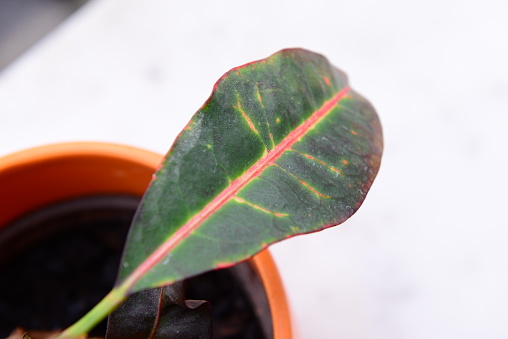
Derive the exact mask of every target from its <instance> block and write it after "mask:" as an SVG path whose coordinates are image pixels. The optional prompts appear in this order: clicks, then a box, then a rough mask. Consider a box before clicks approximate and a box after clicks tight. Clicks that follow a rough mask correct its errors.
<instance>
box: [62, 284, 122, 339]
mask: <svg viewBox="0 0 508 339" xmlns="http://www.w3.org/2000/svg"><path fill="white" fill-rule="evenodd" d="M127 290H128V289H127V288H126V287H125V286H124V285H121V286H119V287H117V288H114V289H112V290H111V291H110V292H109V293H108V294H107V295H106V296H105V297H104V298H103V299H102V300H101V301H100V302H99V303H98V304H97V305H95V307H94V308H92V309H91V310H90V311H89V312H88V313H87V314H85V315H84V316H83V317H82V318H81V319H79V320H78V321H77V322H76V323H74V324H73V325H72V326H71V327H69V328H67V329H66V330H65V331H63V332H62V333H60V335H58V336H57V337H56V338H55V339H71V338H80V337H81V336H83V335H84V334H87V333H88V332H89V331H90V330H91V329H92V328H94V327H95V326H96V325H97V324H98V323H99V322H101V321H102V320H103V319H104V318H106V317H107V316H108V314H109V313H111V312H112V311H113V310H114V309H115V308H117V307H118V306H119V305H120V304H121V303H122V302H123V301H124V300H125V298H126V297H127Z"/></svg>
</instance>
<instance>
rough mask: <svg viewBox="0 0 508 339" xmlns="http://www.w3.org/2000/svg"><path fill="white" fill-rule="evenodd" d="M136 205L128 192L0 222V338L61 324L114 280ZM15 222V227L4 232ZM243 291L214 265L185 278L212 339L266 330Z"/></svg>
mask: <svg viewBox="0 0 508 339" xmlns="http://www.w3.org/2000/svg"><path fill="white" fill-rule="evenodd" d="M137 203H138V200H137V199H136V198H132V197H117V196H115V197H96V198H83V199H80V200H78V201H73V202H70V203H63V204H59V205H57V206H52V207H50V208H47V209H45V210H44V211H39V212H36V213H35V214H33V215H31V216H30V217H27V218H25V219H23V220H20V221H18V222H16V223H13V224H12V225H9V226H8V227H7V228H4V230H9V232H5V231H2V234H0V260H1V261H0V338H3V337H7V336H8V335H9V333H10V332H11V331H12V330H13V329H14V328H15V327H22V328H24V329H32V330H59V329H63V328H66V327H67V326H69V325H71V324H72V323H74V322H75V321H76V320H77V319H79V318H80V317H81V316H82V315H83V314H85V313H86V312H87V311H88V310H90V309H91V308H92V307H93V306H94V305H95V304H96V303H97V302H98V301H99V300H101V299H102V297H104V296H105V295H106V294H107V292H109V291H110V290H111V288H112V286H113V284H114V282H115V279H116V272H117V268H118V264H119V261H120V256H121V252H122V248H123V244H124V240H125V237H126V234H127V231H128V227H129V225H130V221H131V218H132V216H133V213H134V211H135V207H136V206H137ZM14 226H16V228H20V229H22V231H21V232H19V233H13V232H10V231H12V230H13V229H14ZM6 233H7V234H6ZM242 265H247V264H242ZM249 279H251V278H249ZM250 295H251V294H249V293H246V291H245V290H244V288H243V287H242V285H241V284H240V283H239V281H238V279H236V278H235V271H234V270H221V271H213V272H210V273H207V274H204V275H201V276H198V277H196V278H193V279H190V280H188V283H187V295H186V298H187V299H202V300H208V301H210V302H211V305H212V311H213V315H214V338H224V339H225V338H228V339H234V338H244V339H250V338H252V339H254V338H255V339H260V338H269V337H271V336H272V335H271V334H270V333H266V334H265V333H264V332H270V331H271V326H266V324H264V326H263V325H262V324H261V322H260V321H259V320H258V318H257V317H256V315H255V309H256V310H257V309H258V308H259V307H253V305H252V302H251V300H252V298H249V296H250ZM263 297H264V298H265V299H266V296H263ZM265 303H266V301H265ZM265 306H266V305H265ZM261 308H263V307H261ZM265 309H266V307H265ZM267 328H270V329H269V330H267ZM105 329H106V322H103V323H101V324H100V325H99V326H98V327H97V328H96V329H95V330H94V331H93V332H92V333H90V334H91V335H93V336H104V334H105Z"/></svg>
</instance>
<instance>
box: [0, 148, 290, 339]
mask: <svg viewBox="0 0 508 339" xmlns="http://www.w3.org/2000/svg"><path fill="white" fill-rule="evenodd" d="M80 159H81V160H83V159H84V160H83V161H92V162H93V161H95V162H96V163H95V164H96V165H97V164H98V165H99V166H103V165H106V164H107V163H108V162H111V163H110V164H109V165H108V166H110V167H111V166H112V169H111V168H110V170H112V172H111V173H112V174H111V175H113V176H114V175H117V174H118V175H125V173H123V174H122V173H120V174H119V173H115V172H114V170H115V168H114V166H118V165H119V164H124V165H126V164H127V165H126V166H127V167H128V168H129V170H131V172H129V174H132V173H134V175H137V176H143V177H144V179H143V180H141V184H140V183H134V186H133V187H130V188H128V189H127V190H126V191H125V192H130V193H133V194H137V195H139V196H141V195H142V194H143V192H144V187H146V185H147V179H146V176H147V175H150V177H151V173H153V172H154V171H155V170H156V169H157V168H158V166H159V164H160V161H161V160H162V156H161V155H160V154H157V153H154V152H151V151H147V150H143V149H140V148H136V147H132V146H126V145H120V144H113V143H103V142H70V143H58V144H50V145H45V146H39V147H34V148H30V149H27V150H23V151H19V152H15V153H12V154H10V155H7V156H4V157H1V158H0V204H4V203H11V204H12V197H13V195H15V194H16V192H17V191H18V187H19V182H21V183H23V182H24V181H23V180H26V179H27V178H29V176H31V177H33V175H34V170H36V171H38V172H36V173H37V174H40V173H42V174H43V175H54V176H55V177H58V179H59V178H60V177H62V178H64V177H65V176H64V175H63V174H62V173H59V171H60V169H62V170H64V169H65V166H71V167H72V166H74V167H73V168H74V169H76V168H78V169H79V168H81V167H79V166H80V165H82V164H83V163H82V162H79V160H80ZM111 159H113V160H114V161H111ZM48 166H49V167H48ZM76 166H78V167H76ZM41 168H42V170H41ZM116 170H117V172H118V168H117V169H116ZM83 171H85V170H83ZM132 171H134V172H132ZM46 172H47V173H46ZM106 172H107V171H106ZM138 172H139V173H138ZM141 172H142V174H140V173H141ZM17 173H21V174H19V175H18V174H17ZM48 173H49V174H48ZM101 173H102V172H101ZM107 173H110V172H107ZM93 174H96V173H92V174H90V175H93ZM13 178H14V179H13ZM129 178H130V177H129ZM13 180H14V181H16V180H19V182H16V183H14V184H12V182H13ZM44 180H46V179H45V178H44V179H43V180H41V181H44ZM148 181H149V179H148ZM129 182H131V180H129ZM104 183H105V184H104ZM104 183H102V184H104V185H106V186H108V187H106V188H105V190H104V191H103V193H106V192H108V191H111V190H112V188H113V191H112V192H111V193H115V192H116V191H115V189H114V188H115V187H116V186H115V185H117V183H116V182H115V180H111V179H110V178H108V179H107V180H104ZM7 184H9V185H10V184H12V185H11V186H12V187H11V189H10V190H9V187H8V185H7ZM99 184H101V183H99ZM70 186H72V182H71V184H70ZM70 186H69V183H66V184H64V185H61V186H59V187H57V189H56V191H59V190H62V192H54V191H55V190H52V191H53V192H46V193H51V194H50V198H48V199H44V198H43V197H42V198H40V199H32V200H30V199H27V198H26V197H27V195H26V194H25V195H22V194H21V195H22V197H20V199H21V200H19V201H22V202H23V204H24V205H23V206H22V207H21V209H20V210H18V211H14V212H13V213H12V215H11V216H10V217H8V218H4V219H2V218H1V217H0V228H1V226H2V225H3V224H5V223H7V222H8V221H11V220H12V219H13V218H15V217H19V216H20V213H21V212H27V211H31V210H34V209H36V208H38V207H41V206H43V205H45V204H50V203H54V202H57V201H58V200H59V199H62V198H70V197H72V196H74V195H76V194H77V193H79V192H80V190H83V189H85V190H86V192H81V193H90V192H89V191H88V190H89V189H90V188H89V187H87V186H80V187H77V188H76V190H74V191H73V189H72V188H71V187H70ZM83 187H85V188H83ZM4 188H6V189H4ZM69 189H70V192H71V193H70V196H68V195H66V192H64V191H65V190H69ZM117 189H123V188H119V187H117ZM94 190H97V188H92V191H93V192H95V191H94ZM100 192H101V190H100V189H98V190H97V192H96V193H100ZM125 192H123V193H125ZM55 193H57V194H55ZM36 196H37V195H36ZM36 198H39V196H37V197H36ZM27 200H28V201H27ZM14 201H15V202H16V199H14ZM251 262H252V264H253V267H254V269H255V270H256V271H257V272H258V274H259V276H260V278H261V280H262V282H263V285H264V287H265V291H266V294H267V297H268V303H269V305H270V311H271V315H272V322H273V329H274V338H275V339H290V338H292V337H293V336H292V327H291V319H290V313H289V307H288V302H287V299H286V294H285V292H284V288H283V285H282V281H281V278H280V275H279V273H278V270H277V267H276V265H275V262H274V261H273V258H272V256H271V255H270V253H269V251H268V250H264V251H262V252H260V253H258V254H257V255H255V256H254V257H253V258H252V259H251Z"/></svg>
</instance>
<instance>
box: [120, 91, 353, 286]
mask: <svg viewBox="0 0 508 339" xmlns="http://www.w3.org/2000/svg"><path fill="white" fill-rule="evenodd" d="M349 91H350V88H349V87H348V86H346V87H344V88H343V89H341V90H340V91H339V92H337V94H335V95H334V96H333V97H332V98H331V99H330V100H328V101H325V102H324V103H323V105H322V106H321V107H320V108H319V109H318V110H317V111H315V112H314V113H312V114H311V116H310V117H309V118H308V119H307V120H305V122H303V123H302V124H301V125H300V126H298V127H297V128H295V129H294V130H293V131H291V133H289V134H288V135H287V136H286V137H285V138H284V139H283V140H282V141H281V142H280V143H279V144H278V145H277V146H275V147H274V148H273V149H272V150H271V151H269V152H268V153H267V154H266V155H265V156H264V157H263V158H261V159H260V160H258V161H257V162H256V163H255V164H254V165H252V166H251V167H250V168H249V169H248V170H247V171H245V173H244V174H242V175H241V176H240V177H238V178H237V179H235V180H234V181H233V182H231V184H230V185H229V186H228V187H227V188H226V189H224V190H223V191H222V192H221V193H220V194H219V195H217V196H216V197H215V198H214V199H212V201H210V202H209V203H208V204H207V205H206V206H205V207H204V208H203V209H202V210H201V211H200V212H199V213H197V214H196V215H194V216H193V217H192V218H191V219H190V220H189V221H187V223H185V224H184V225H183V226H182V227H180V228H179V229H178V230H177V231H176V232H175V233H174V234H173V235H172V236H171V238H170V239H168V240H167V241H166V242H164V243H163V244H162V245H161V246H160V247H159V248H157V250H155V251H154V252H153V253H152V254H151V255H150V256H149V257H148V258H147V259H146V260H145V261H144V262H143V263H142V264H141V265H140V266H139V267H138V268H137V269H136V270H135V271H134V272H133V273H132V274H131V275H130V276H129V278H128V279H127V280H126V281H125V282H124V283H123V284H122V285H124V286H126V287H127V288H128V289H131V288H132V287H133V286H134V285H135V284H136V282H137V281H138V280H139V279H141V277H142V276H143V275H144V274H145V273H147V272H148V271H149V270H150V269H151V268H152V267H154V266H155V265H156V264H157V263H158V262H159V261H160V260H162V258H164V257H165V256H166V255H167V254H168V253H169V252H171V250H172V249H174V248H175V247H176V246H177V245H178V244H180V243H181V242H182V241H183V240H184V239H185V238H186V237H187V236H188V235H189V234H190V233H192V232H193V231H194V230H196V229H197V228H199V226H200V225H201V224H202V223H203V222H204V221H206V220H207V219H208V217H210V216H211V215H212V214H214V213H215V212H216V211H218V210H219V209H220V208H221V207H222V206H224V205H225V204H226V203H227V202H228V201H229V200H230V199H232V198H234V197H235V196H236V194H237V193H238V192H239V191H240V190H241V189H242V188H243V187H245V185H246V184H247V183H248V182H250V181H251V180H252V179H253V178H255V177H257V176H259V175H260V174H261V173H262V172H263V171H264V170H265V169H266V168H267V167H268V166H270V165H271V164H272V163H273V162H274V161H275V160H276V159H278V158H279V157H280V156H281V155H282V153H284V152H285V151H286V150H288V149H290V148H291V146H292V145H293V144H294V143H296V142H297V141H298V140H299V139H300V138H301V137H302V136H304V135H305V134H306V133H307V132H308V131H309V130H310V129H312V128H313V127H314V126H316V125H317V124H318V123H319V121H320V120H321V119H323V118H324V117H325V116H326V115H327V114H328V113H330V112H331V110H332V109H333V107H334V106H335V105H336V104H337V103H338V102H339V101H340V100H341V99H343V98H344V97H346V96H347V94H348V92H349Z"/></svg>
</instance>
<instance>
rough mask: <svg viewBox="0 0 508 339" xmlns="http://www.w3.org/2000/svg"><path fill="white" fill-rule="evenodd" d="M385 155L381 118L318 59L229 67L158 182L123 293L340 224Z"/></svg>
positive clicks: (288, 55) (291, 56)
mask: <svg viewBox="0 0 508 339" xmlns="http://www.w3.org/2000/svg"><path fill="white" fill-rule="evenodd" d="M381 153H382V135H381V127H380V123H379V120H378V118H377V115H376V113H375V111H374V109H373V108H372V106H371V105H370V104H369V103H368V102H367V101H366V100H365V99H364V98H362V97H361V96H359V95H358V94H357V93H355V92H354V91H353V90H352V89H351V88H350V87H349V86H348V84H347V78H346V76H345V75H344V74H343V73H342V72H340V71H339V70H337V69H336V68H334V67H333V66H331V65H330V64H329V62H328V61H327V60H326V59H325V58H324V57H322V56H321V55H318V54H315V53H312V52H309V51H305V50H301V49H292V50H283V51H281V52H279V53H277V54H274V55H272V56H271V57H269V58H267V59H265V60H261V61H257V62H253V63H250V64H247V65H244V66H241V67H238V68H235V69H232V70H231V71H229V72H228V73H226V74H225V75H224V76H223V77H222V78H221V79H219V81H218V82H217V84H216V85H215V87H214V90H213V93H212V95H211V97H210V98H209V99H208V100H207V101H206V102H205V104H204V105H203V106H202V107H201V109H200V110H199V111H198V112H197V113H196V114H195V115H194V116H193V118H192V120H191V121H190V123H189V124H188V125H187V127H186V128H185V129H184V130H183V131H182V133H181V134H180V135H179V137H178V139H177V140H176V141H175V143H174V145H173V147H172V148H171V150H170V152H169V153H168V155H167V156H166V157H165V159H164V161H163V163H162V165H161V167H160V169H159V170H158V171H157V172H156V174H155V176H154V179H153V180H152V182H151V184H150V186H149V188H148V190H147V192H146V194H145V196H144V198H143V201H142V204H141V205H140V208H139V210H138V213H137V214H136V217H135V219H134V222H133V225H132V228H131V232H130V234H129V238H128V241H127V245H126V250H125V253H124V257H123V260H122V264H121V270H120V275H119V283H120V284H122V286H126V287H127V288H128V290H129V291H130V292H131V293H132V292H134V291H139V290H141V289H144V288H148V287H155V286H161V285H164V284H167V283H170V282H174V281H178V280H181V279H184V278H186V277H189V276H193V275H196V274H199V273H202V272H204V271H207V270H210V269H214V268H221V267H227V266H230V265H233V264H235V263H237V262H239V261H242V260H245V259H247V258H249V257H251V256H252V255H254V254H255V253H257V252H259V251H260V250H262V249H263V248H265V247H266V246H268V245H269V244H271V243H274V242H277V241H280V240H282V239H284V238H288V237H291V236H294V235H297V234H302V233H309V232H314V231H318V230H322V229H324V228H327V227H331V226H334V225H338V224H340V223H342V222H344V221H345V220H346V219H348V218H349V217H350V216H351V215H352V214H353V213H354V212H355V211H356V210H357V209H358V208H359V207H360V205H361V204H362V202H363V200H364V198H365V196H366V194H367V191H368V190H369V188H370V186H371V185H372V182H373V180H374V178H375V176H376V174H377V171H378V168H379V165H380V158H381Z"/></svg>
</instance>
